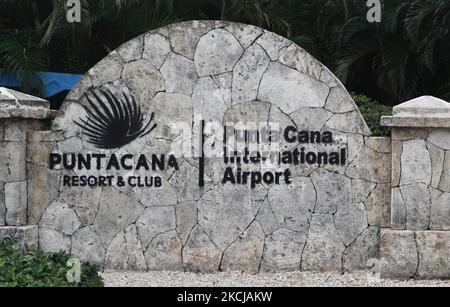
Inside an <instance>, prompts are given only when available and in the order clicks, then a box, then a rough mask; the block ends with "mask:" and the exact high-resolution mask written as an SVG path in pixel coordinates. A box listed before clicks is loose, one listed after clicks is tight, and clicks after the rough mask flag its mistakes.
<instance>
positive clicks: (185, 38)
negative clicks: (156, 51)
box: [169, 21, 214, 60]
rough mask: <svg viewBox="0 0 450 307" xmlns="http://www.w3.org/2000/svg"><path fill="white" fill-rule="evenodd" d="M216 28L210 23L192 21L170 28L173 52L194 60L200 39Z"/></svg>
mask: <svg viewBox="0 0 450 307" xmlns="http://www.w3.org/2000/svg"><path fill="white" fill-rule="evenodd" d="M213 28H214V23H212V22H208V21H190V22H184V23H179V24H175V25H173V26H170V27H169V34H170V45H171V46H172V48H173V51H175V52H176V53H179V54H181V55H183V56H185V57H187V58H189V59H192V60H193V59H194V54H195V49H196V47H197V44H198V42H199V40H200V37H202V36H203V35H205V34H206V33H208V32H209V31H211V30H212V29H213Z"/></svg>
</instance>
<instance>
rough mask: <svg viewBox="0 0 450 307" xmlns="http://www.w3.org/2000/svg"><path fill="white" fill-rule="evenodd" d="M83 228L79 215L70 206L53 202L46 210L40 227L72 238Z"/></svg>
mask: <svg viewBox="0 0 450 307" xmlns="http://www.w3.org/2000/svg"><path fill="white" fill-rule="evenodd" d="M80 226H81V222H80V220H79V219H78V216H77V214H76V213H75V211H74V210H73V209H71V208H69V206H68V205H66V204H64V203H61V202H57V201H56V202H53V203H51V204H50V205H49V206H48V208H47V209H46V210H45V212H44V215H43V216H42V218H41V221H40V223H39V227H41V228H46V229H52V230H56V231H58V232H61V233H63V234H65V235H68V236H71V235H72V234H73V233H74V232H75V231H77V230H78V228H79V227H80Z"/></svg>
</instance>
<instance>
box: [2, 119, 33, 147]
mask: <svg viewBox="0 0 450 307" xmlns="http://www.w3.org/2000/svg"><path fill="white" fill-rule="evenodd" d="M27 128H28V127H27V126H26V124H25V123H24V122H22V121H13V122H10V123H7V124H6V127H5V129H4V134H3V140H4V141H5V142H25V141H26V136H27V135H26V130H27Z"/></svg>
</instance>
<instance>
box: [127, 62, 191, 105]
mask: <svg viewBox="0 0 450 307" xmlns="http://www.w3.org/2000/svg"><path fill="white" fill-rule="evenodd" d="M161 73H163V71H162V70H161ZM161 73H160V72H159V71H158V70H157V69H156V68H155V67H153V65H151V64H150V63H149V62H147V61H146V60H139V61H136V62H131V63H128V64H126V65H125V66H124V68H123V72H122V81H124V82H125V84H126V85H127V87H128V88H129V89H130V93H131V94H132V95H134V97H135V98H136V102H137V103H138V104H140V105H141V106H145V105H147V104H149V103H150V101H151V100H152V98H153V97H154V96H155V95H156V93H158V92H162V91H164V90H165V89H166V87H165V85H164V79H163V76H162V75H161ZM167 90H168V91H169V89H167ZM191 93H192V91H191Z"/></svg>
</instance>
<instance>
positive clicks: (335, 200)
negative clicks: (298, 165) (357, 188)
mask: <svg viewBox="0 0 450 307" xmlns="http://www.w3.org/2000/svg"><path fill="white" fill-rule="evenodd" d="M311 179H312V182H313V185H314V187H315V189H316V191H317V205H316V208H315V211H314V212H315V213H331V214H334V213H336V211H337V210H338V207H339V206H340V205H341V204H347V203H350V201H351V195H352V194H351V191H352V183H351V180H350V179H349V178H347V177H346V176H343V175H339V174H336V173H333V172H329V171H326V170H323V169H319V170H317V171H316V172H314V173H313V174H311Z"/></svg>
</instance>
